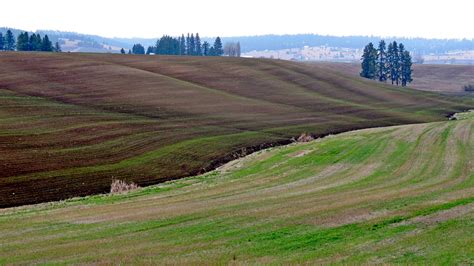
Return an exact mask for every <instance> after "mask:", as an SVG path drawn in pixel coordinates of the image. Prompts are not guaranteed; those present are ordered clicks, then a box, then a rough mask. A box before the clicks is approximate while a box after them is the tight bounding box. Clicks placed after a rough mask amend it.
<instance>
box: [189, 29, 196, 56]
mask: <svg viewBox="0 0 474 266" xmlns="http://www.w3.org/2000/svg"><path fill="white" fill-rule="evenodd" d="M189 46H191V49H190V51H191V52H190V54H189V55H196V40H195V39H194V34H193V33H191V38H190V39H189Z"/></svg>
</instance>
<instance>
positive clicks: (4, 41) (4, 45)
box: [0, 30, 16, 51]
mask: <svg viewBox="0 0 474 266" xmlns="http://www.w3.org/2000/svg"><path fill="white" fill-rule="evenodd" d="M15 47H16V44H15V37H14V36H13V33H12V32H11V30H8V31H7V33H6V34H5V36H3V34H2V33H1V32H0V51H15Z"/></svg>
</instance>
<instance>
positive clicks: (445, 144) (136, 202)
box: [0, 113, 474, 265]
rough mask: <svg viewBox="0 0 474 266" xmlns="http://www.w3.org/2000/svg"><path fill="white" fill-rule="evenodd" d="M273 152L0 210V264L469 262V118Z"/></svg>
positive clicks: (472, 178) (472, 253)
mask: <svg viewBox="0 0 474 266" xmlns="http://www.w3.org/2000/svg"><path fill="white" fill-rule="evenodd" d="M457 117H458V118H459V119H460V120H457V121H444V122H432V123H424V124H416V125H404V126H393V127H383V128H376V129H365V130H358V131H352V132H348V133H343V134H339V135H334V136H329V137H326V138H324V139H319V140H316V141H313V142H310V143H297V144H291V145H288V146H282V147H277V148H271V149H267V150H264V151H260V152H257V153H254V154H252V155H250V156H247V157H245V158H242V159H239V160H236V161H232V162H230V163H228V164H226V165H224V166H222V167H220V168H219V169H218V170H215V171H212V172H209V173H206V174H203V175H199V176H195V177H191V178H185V179H180V180H176V181H170V182H167V183H163V184H160V185H157V186H151V187H147V188H144V189H141V190H138V191H134V192H131V193H129V194H124V195H113V196H111V195H100V196H90V197H86V198H77V199H73V200H68V201H66V202H56V203H45V204H41V205H37V206H26V207H19V208H13V209H3V210H0V235H1V236H2V237H1V238H0V264H25V263H26V264H30V263H48V264H50V263H51V264H56V263H57V264H63V263H67V264H70V263H100V264H108V263H119V262H120V263H124V264H128V263H140V264H148V263H157V262H159V263H162V264H167V263H169V264H232V263H237V264H263V263H270V264H271V263H278V264H283V263H318V264H319V263H349V264H353V263H357V264H359V263H369V264H374V263H378V264H385V263H393V264H398V263H410V264H430V265H432V264H466V265H469V264H473V263H474V238H473V235H474V160H473V158H474V115H473V113H469V114H462V115H458V116H457Z"/></svg>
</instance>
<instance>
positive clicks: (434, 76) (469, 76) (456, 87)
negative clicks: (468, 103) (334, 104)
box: [312, 62, 474, 96]
mask: <svg viewBox="0 0 474 266" xmlns="http://www.w3.org/2000/svg"><path fill="white" fill-rule="evenodd" d="M312 64H314V65H315V66H319V67H321V68H327V69H330V70H333V71H339V72H341V73H344V74H346V75H350V76H353V77H358V76H359V73H360V64H354V63H331V62H325V63H312ZM468 84H474V66H473V65H429V64H422V65H418V64H415V65H413V82H412V83H411V84H410V87H411V88H415V89H418V90H424V91H432V92H439V93H448V94H460V95H462V94H464V89H463V87H464V86H465V85H468ZM468 95H471V96H472V95H473V94H472V93H470V94H468Z"/></svg>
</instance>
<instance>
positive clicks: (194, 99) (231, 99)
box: [0, 52, 474, 207]
mask: <svg viewBox="0 0 474 266" xmlns="http://www.w3.org/2000/svg"><path fill="white" fill-rule="evenodd" d="M0 65H1V68H0V207H8V206H16V205H23V204H31V203H38V202H45V201H51V200H60V199H66V198H70V197H74V196H84V195H90V194H96V193H103V192H106V191H108V189H109V187H110V183H111V180H112V179H115V178H117V179H124V180H131V181H134V182H136V183H138V184H139V185H140V186H146V185H151V184H156V183H159V182H163V181H167V180H171V179H176V178H180V177H185V176H191V175H195V174H198V173H202V172H205V171H208V170H210V169H213V168H214V167H215V166H218V165H220V164H221V163H223V162H227V161H229V160H231V159H233V158H236V157H238V156H240V155H243V154H247V153H249V152H252V151H254V150H258V149H261V148H265V147H269V146H271V145H276V144H286V143H289V142H290V139H291V138H292V137H297V136H298V135H299V134H301V133H302V132H310V133H312V134H314V135H315V136H324V135H327V134H331V133H339V132H344V131H348V130H353V129H361V128H369V127H380V126H390V125H399V124H409V123H421V122H432V121H439V120H445V119H446V117H447V116H448V115H449V114H452V113H454V112H458V111H461V110H465V109H470V108H472V107H473V106H474V102H473V100H472V99H469V98H457V97H451V96H443V95H438V94H433V93H427V92H420V91H415V90H411V89H406V88H404V89H402V88H395V87H392V86H389V85H384V84H380V83H376V82H372V81H367V80H363V79H360V78H357V77H353V76H351V75H349V74H344V73H343V72H341V71H339V70H336V69H328V68H321V67H318V66H312V65H308V64H301V63H294V62H286V61H278V60H256V59H245V58H212V57H206V58H197V57H166V56H162V57H158V56H135V55H111V54H72V53H71V54H68V53H61V54H52V53H9V52H4V53H0Z"/></svg>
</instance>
